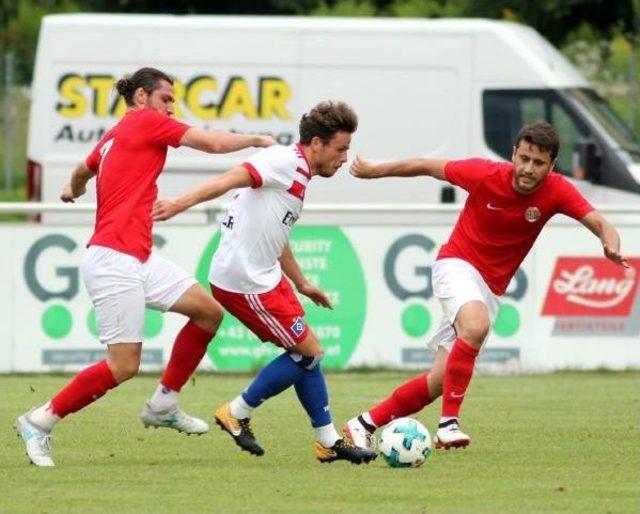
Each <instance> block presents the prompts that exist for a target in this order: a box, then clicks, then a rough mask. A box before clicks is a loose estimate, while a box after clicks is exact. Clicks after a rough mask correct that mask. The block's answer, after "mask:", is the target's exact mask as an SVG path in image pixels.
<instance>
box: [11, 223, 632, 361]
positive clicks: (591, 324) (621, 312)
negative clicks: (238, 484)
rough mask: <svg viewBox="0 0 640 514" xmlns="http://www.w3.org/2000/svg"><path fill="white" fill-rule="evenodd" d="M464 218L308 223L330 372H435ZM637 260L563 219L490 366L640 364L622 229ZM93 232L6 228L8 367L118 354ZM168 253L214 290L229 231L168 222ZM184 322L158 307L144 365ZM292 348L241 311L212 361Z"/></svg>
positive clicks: (162, 237)
mask: <svg viewBox="0 0 640 514" xmlns="http://www.w3.org/2000/svg"><path fill="white" fill-rule="evenodd" d="M450 231H451V225H450V224H449V223H447V224H444V223H442V224H433V225H416V226H375V227H374V226H315V225H299V226H297V227H296V228H295V229H294V231H293V233H292V239H291V246H292V249H293V251H294V253H295V255H296V257H297V259H298V261H299V263H300V265H301V267H302V269H303V271H304V272H305V274H306V275H307V277H308V278H309V279H310V280H312V281H314V282H315V283H317V284H319V285H320V287H322V288H323V289H324V290H325V291H327V292H328V294H329V297H330V299H331V300H332V302H333V303H334V309H333V310H327V309H322V308H319V307H316V306H315V305H313V304H311V302H310V301H308V300H307V299H306V298H302V301H303V305H304V307H305V310H306V311H307V315H306V319H307V322H308V323H309V324H310V325H311V326H312V327H313V329H314V330H315V331H316V333H317V334H318V335H319V337H320V338H321V340H322V341H323V345H324V348H325V353H326V356H325V360H324V361H323V365H324V367H325V368H327V369H344V368H353V367H379V366H383V367H391V368H426V367H428V366H429V364H430V362H431V359H432V356H431V354H430V353H429V352H428V351H427V349H426V347H425V344H426V342H427V341H428V340H429V338H430V337H431V336H432V335H433V334H434V333H435V331H436V327H437V325H438V323H439V321H440V315H441V311H440V305H439V303H438V301H437V299H436V298H434V296H433V289H432V285H431V266H432V264H433V261H434V259H435V256H436V254H437V250H438V247H439V245H440V244H442V243H443V242H444V241H445V240H446V238H447V237H448V235H449V233H450ZM621 232H622V234H623V240H624V250H625V253H626V254H627V255H629V257H630V264H631V268H630V269H629V270H626V271H625V270H624V269H622V268H621V267H617V266H615V265H613V264H611V263H609V262H608V261H607V260H606V259H604V258H603V257H602V255H601V251H600V245H599V243H598V241H597V240H596V239H595V238H594V236H593V235H592V234H590V233H589V232H588V231H587V230H586V229H585V228H584V227H582V226H580V225H579V224H577V223H573V224H571V225H565V224H562V225H560V224H557V225H556V224H553V225H551V226H549V227H547V228H546V229H545V230H544V231H543V232H542V235H541V236H540V238H539V240H538V242H537V243H536V246H535V248H534V250H533V251H532V253H531V254H530V255H529V257H528V258H527V259H526V260H525V262H524V263H523V265H522V266H521V268H520V269H519V270H518V273H517V274H516V276H515V278H514V280H513V281H512V282H511V284H510V286H509V289H508V290H507V292H506V294H505V295H504V297H503V299H502V305H501V307H500V311H499V314H498V318H497V320H496V322H495V324H494V326H493V328H492V332H491V340H490V342H489V344H488V345H487V347H486V348H485V349H484V351H483V353H482V356H481V358H480V361H479V364H478V365H479V367H480V368H481V369H484V370H486V371H490V372H529V371H543V370H553V369H565V368H576V369H593V368H600V367H606V368H612V369H621V368H628V367H640V287H639V281H638V278H639V275H640V224H638V223H636V224H633V223H632V224H629V225H628V226H626V227H624V228H623V229H622V230H621ZM90 234H91V228H90V227H69V226H60V227H56V226H51V225H48V226H38V225H18V224H5V225H0V238H1V240H2V241H4V242H5V243H4V251H3V252H2V253H1V254H0V280H1V283H2V296H1V297H0V307H1V308H0V372H45V371H72V370H77V369H79V368H82V367H84V366H86V365H87V364H88V363H90V362H94V361H96V360H98V359H100V358H102V357H103V355H104V348H103V347H102V346H101V345H100V343H99V342H98V340H97V337H96V336H97V334H96V327H95V315H94V312H93V309H92V305H91V301H90V299H89V297H88V295H87V292H86V290H85V288H84V285H83V283H82V278H81V276H80V271H79V264H80V260H81V256H82V253H83V252H84V245H85V244H86V241H87V240H88V238H89V236H90ZM154 238H155V250H154V251H156V252H159V253H160V254H162V255H163V256H165V257H167V258H169V259H170V260H172V261H174V262H175V263H177V264H179V265H181V266H182V267H183V268H185V269H186V270H187V271H189V272H190V273H193V274H194V275H195V276H196V277H197V278H198V280H200V282H201V283H203V284H206V278H207V275H208V267H209V262H210V258H211V255H212V254H213V252H214V251H215V248H216V247H217V244H218V241H219V234H218V232H217V228H216V227H215V226H162V225H160V226H157V227H156V232H155V234H154ZM183 324H184V318H182V317H181V316H179V315H176V314H165V315H163V314H160V313H158V312H155V311H151V310H149V311H147V318H146V326H145V338H146V339H145V342H144V352H143V366H142V368H143V369H145V370H156V369H160V368H161V367H163V365H164V364H165V363H166V361H167V359H168V356H169V353H170V349H171V344H172V342H173V339H174V337H175V335H176V334H177V332H178V331H179V330H180V328H181V327H182V325H183ZM277 352H278V350H277V349H276V348H275V347H273V345H271V344H269V343H267V344H262V343H260V341H259V340H258V339H257V338H256V337H255V336H253V335H252V334H251V333H250V332H249V331H248V330H247V329H246V328H245V327H244V326H243V325H241V324H240V323H239V322H238V321H237V320H235V319H234V318H233V317H232V316H231V315H229V314H227V315H226V316H225V319H224V321H223V324H222V326H221V328H220V330H219V333H218V335H217V336H216V338H215V339H214V340H213V342H212V343H211V344H210V346H209V350H208V354H207V356H206V357H205V359H204V360H203V362H202V364H201V366H202V368H203V369H215V370H220V371H248V370H253V369H256V368H258V367H260V366H262V365H264V364H265V363H266V362H268V361H269V360H270V359H271V358H272V357H273V355H275V354H276V353H277Z"/></svg>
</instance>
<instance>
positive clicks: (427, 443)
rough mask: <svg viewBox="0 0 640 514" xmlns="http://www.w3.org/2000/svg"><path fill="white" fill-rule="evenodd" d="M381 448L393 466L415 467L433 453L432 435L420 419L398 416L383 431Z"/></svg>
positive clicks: (383, 454)
mask: <svg viewBox="0 0 640 514" xmlns="http://www.w3.org/2000/svg"><path fill="white" fill-rule="evenodd" d="M379 449H380V453H382V456H383V457H384V460H385V462H386V463H387V464H388V465H389V466H391V467H392V468H409V467H414V468H415V467H418V466H421V465H422V464H424V462H425V461H426V460H427V458H428V457H429V455H431V436H430V435H429V431H428V430H427V429H426V428H425V426H424V425H423V424H422V423H420V422H419V421H416V420H415V419H413V418H398V419H396V420H394V421H392V422H391V423H389V424H388V425H387V426H386V427H385V428H384V430H383V431H382V435H381V436H380V445H379Z"/></svg>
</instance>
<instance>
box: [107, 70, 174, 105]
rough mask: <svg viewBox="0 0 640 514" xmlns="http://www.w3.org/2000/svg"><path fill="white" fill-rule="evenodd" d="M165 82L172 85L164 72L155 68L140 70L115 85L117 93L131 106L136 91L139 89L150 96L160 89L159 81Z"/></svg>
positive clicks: (171, 80)
mask: <svg viewBox="0 0 640 514" xmlns="http://www.w3.org/2000/svg"><path fill="white" fill-rule="evenodd" d="M163 80H165V81H167V82H168V83H169V84H171V85H173V79H172V78H171V77H170V76H169V75H167V74H166V73H165V72H164V71H160V70H158V69H156V68H149V67H146V68H140V69H139V70H138V71H136V72H135V73H134V74H133V75H126V76H124V77H123V78H121V79H120V80H118V82H117V83H116V89H117V90H118V93H120V94H121V95H122V96H124V100H125V102H127V105H129V106H131V105H133V94H134V93H135V92H136V89H138V88H139V87H141V88H142V89H144V90H145V91H146V92H147V93H149V94H151V93H153V92H154V91H155V90H156V89H158V88H159V87H160V82H161V81H163Z"/></svg>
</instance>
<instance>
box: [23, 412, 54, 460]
mask: <svg viewBox="0 0 640 514" xmlns="http://www.w3.org/2000/svg"><path fill="white" fill-rule="evenodd" d="M28 416H29V413H27V414H23V415H22V416H20V417H19V418H18V419H17V420H16V422H15V424H14V425H13V428H15V429H16V431H17V432H18V437H20V438H22V442H23V443H24V446H25V448H26V450H27V455H28V457H29V459H30V460H31V462H32V463H33V464H35V465H36V466H40V467H43V468H52V467H54V466H55V464H54V463H53V460H51V433H50V432H47V431H46V430H43V429H41V428H40V427H38V426H36V425H34V424H33V423H31V422H30V421H29V418H28Z"/></svg>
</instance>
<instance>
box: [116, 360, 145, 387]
mask: <svg viewBox="0 0 640 514" xmlns="http://www.w3.org/2000/svg"><path fill="white" fill-rule="evenodd" d="M109 367H110V368H111V372H112V373H113V376H114V378H115V379H116V381H117V382H118V383H119V384H120V383H122V382H124V381H126V380H129V379H130V378H133V377H135V376H136V375H137V374H138V370H139V369H140V361H139V360H137V359H132V360H127V361H120V362H115V363H110V365H109Z"/></svg>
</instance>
